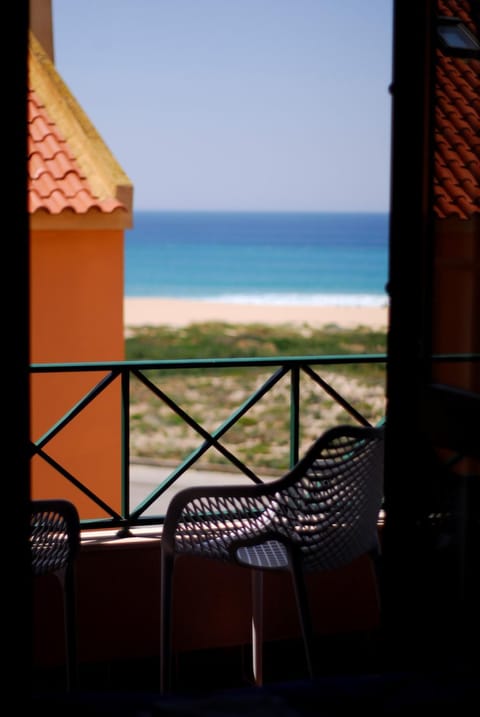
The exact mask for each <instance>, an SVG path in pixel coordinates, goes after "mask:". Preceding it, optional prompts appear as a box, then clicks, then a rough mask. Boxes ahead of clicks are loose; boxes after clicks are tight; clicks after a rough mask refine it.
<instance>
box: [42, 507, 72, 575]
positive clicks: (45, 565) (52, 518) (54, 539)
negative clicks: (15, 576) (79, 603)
mask: <svg viewBox="0 0 480 717" xmlns="http://www.w3.org/2000/svg"><path fill="white" fill-rule="evenodd" d="M79 547H80V520H79V516H78V512H77V509H76V508H75V506H74V505H73V504H72V503H70V502H69V501H67V500H59V499H58V500H57V499H53V500H32V501H31V513H30V549H31V557H32V570H33V574H34V575H46V574H47V573H52V572H62V571H66V570H68V569H69V568H71V567H72V566H73V562H74V560H75V558H76V556H77V553H78V550H79Z"/></svg>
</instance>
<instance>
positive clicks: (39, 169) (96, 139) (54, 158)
mask: <svg viewBox="0 0 480 717" xmlns="http://www.w3.org/2000/svg"><path fill="white" fill-rule="evenodd" d="M27 109H28V210H29V213H30V217H31V222H32V226H35V225H36V223H37V224H38V222H42V226H45V222H46V221H47V222H49V226H52V227H54V226H56V225H57V224H58V222H59V221H60V220H62V221H63V222H64V223H65V221H67V222H68V221H72V219H73V220H74V218H75V216H86V215H88V217H89V226H92V225H93V224H94V223H95V222H96V221H97V222H102V226H106V222H108V225H109V226H112V227H113V226H114V227H116V228H118V227H123V228H127V227H129V226H131V223H132V222H131V215H132V193H133V188H132V185H131V182H130V180H129V179H128V177H127V176H126V175H125V173H124V172H123V170H122V169H121V168H120V166H119V165H118V163H117V162H116V160H115V158H114V157H113V156H112V155H111V153H110V151H109V150H108V148H107V147H106V145H105V144H104V142H103V140H102V139H101V137H100V136H99V135H98V133H97V132H96V130H95V128H94V127H93V125H92V124H91V122H90V120H89V119H88V118H87V116H86V115H85V113H84V112H83V111H82V110H81V108H80V106H79V105H78V103H77V102H76V100H75V98H74V97H73V95H72V94H71V93H70V91H69V90H68V88H67V86H66V85H65V84H64V83H63V81H62V80H61V78H60V77H59V75H58V73H57V72H56V69H55V67H54V66H53V64H52V63H51V62H50V60H49V58H48V57H47V56H46V54H45V53H44V52H43V49H42V47H41V45H40V44H39V43H38V41H37V40H36V38H35V36H34V35H33V34H32V33H31V34H30V47H29V88H28V107H27ZM48 217H51V220H49V219H48ZM95 217H97V219H95ZM69 218H70V219H69ZM62 226H64V224H63V225H62Z"/></svg>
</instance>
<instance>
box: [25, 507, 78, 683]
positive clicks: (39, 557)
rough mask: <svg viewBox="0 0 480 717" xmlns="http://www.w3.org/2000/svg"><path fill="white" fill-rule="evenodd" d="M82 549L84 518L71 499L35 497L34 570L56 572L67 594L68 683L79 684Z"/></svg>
mask: <svg viewBox="0 0 480 717" xmlns="http://www.w3.org/2000/svg"><path fill="white" fill-rule="evenodd" d="M79 548H80V519H79V515H78V512H77V509H76V507H75V506H74V505H73V503H71V502H70V501H68V500H57V499H52V500H32V501H31V503H30V551H31V559H32V572H33V575H34V576H38V575H48V574H50V573H51V574H53V575H56V577H57V578H58V580H59V581H60V585H61V588H62V593H63V609H64V629H65V650H66V686H67V689H72V688H74V687H76V684H77V645H76V619H75V612H76V599H75V597H76V596H75V561H76V558H77V555H78V551H79Z"/></svg>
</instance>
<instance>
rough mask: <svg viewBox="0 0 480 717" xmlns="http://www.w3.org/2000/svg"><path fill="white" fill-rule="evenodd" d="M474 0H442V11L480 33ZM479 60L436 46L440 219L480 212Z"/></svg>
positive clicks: (437, 210) (436, 190)
mask: <svg viewBox="0 0 480 717" xmlns="http://www.w3.org/2000/svg"><path fill="white" fill-rule="evenodd" d="M473 7H474V5H473V3H472V2H471V1H470V0H439V12H440V13H441V14H442V15H444V16H449V17H458V18H460V19H461V20H462V21H463V22H464V23H465V25H466V26H467V27H468V28H469V29H470V30H471V31H472V32H473V33H474V34H475V35H476V36H477V37H479V30H480V13H479V12H478V10H477V15H476V17H474V15H473ZM479 179H480V60H477V59H469V60H468V61H467V60H465V59H462V58H458V57H450V56H447V55H446V54H445V53H444V52H443V51H442V50H440V49H439V50H438V51H437V87H436V113H435V154H434V193H435V204H434V208H435V213H436V215H437V216H438V217H440V218H441V219H446V218H448V217H452V216H456V217H458V218H460V219H465V220H467V219H470V218H471V217H472V216H473V215H474V214H477V213H480V188H479Z"/></svg>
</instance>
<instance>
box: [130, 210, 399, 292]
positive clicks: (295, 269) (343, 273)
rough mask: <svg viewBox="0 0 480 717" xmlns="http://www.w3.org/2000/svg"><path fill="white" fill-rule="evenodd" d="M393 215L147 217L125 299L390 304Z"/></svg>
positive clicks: (140, 217) (135, 242)
mask: <svg viewBox="0 0 480 717" xmlns="http://www.w3.org/2000/svg"><path fill="white" fill-rule="evenodd" d="M387 270H388V214H347V213H346V214H333V213H318V214H317V213H290V212H289V213H280V212H275V213H274V212H145V211H144V212H142V211H137V212H136V213H135V216H134V228H133V229H132V230H129V231H128V232H127V233H126V240H125V290H124V293H125V296H150V297H153V296H159V297H170V298H188V299H196V300H199V301H202V300H204V301H222V302H236V303H251V304H304V305H321V304H338V305H360V306H361V305H370V306H373V305H383V304H385V303H386V302H387V296H386V293H385V285H386V283H387Z"/></svg>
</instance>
